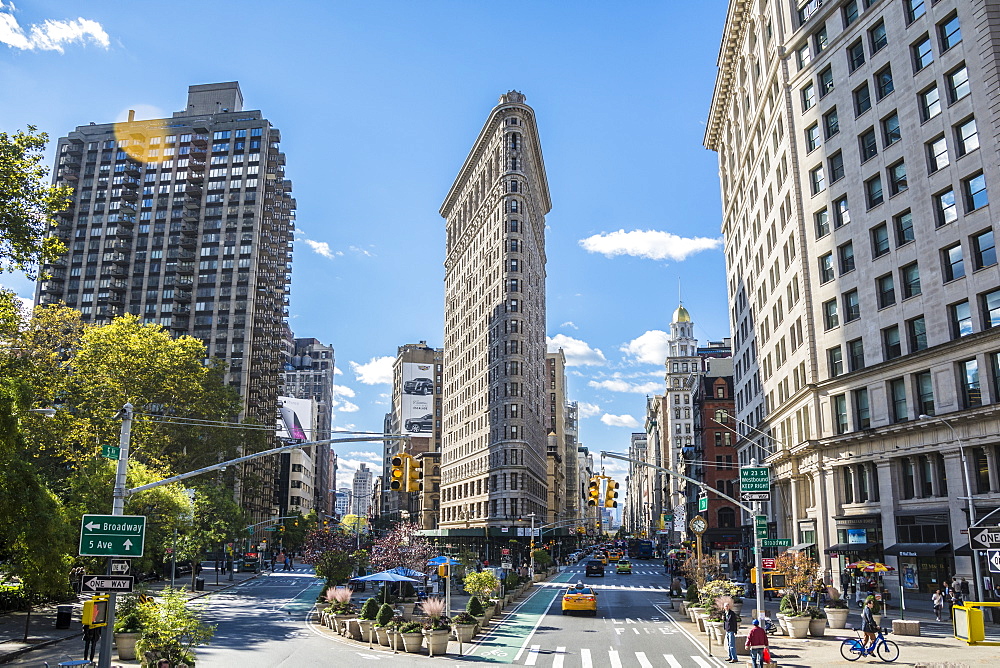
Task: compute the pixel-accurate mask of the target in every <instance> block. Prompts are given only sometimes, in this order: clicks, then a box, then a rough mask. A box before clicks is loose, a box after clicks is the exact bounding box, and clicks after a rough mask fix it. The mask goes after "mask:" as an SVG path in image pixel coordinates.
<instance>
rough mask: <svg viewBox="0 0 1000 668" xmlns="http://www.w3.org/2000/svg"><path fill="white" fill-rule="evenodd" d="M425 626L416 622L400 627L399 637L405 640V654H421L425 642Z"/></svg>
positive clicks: (406, 623) (405, 623)
mask: <svg viewBox="0 0 1000 668" xmlns="http://www.w3.org/2000/svg"><path fill="white" fill-rule="evenodd" d="M423 628H424V625H423V624H422V623H420V622H418V621H416V620H413V621H410V622H404V623H402V624H400V625H399V629H398V631H399V637H400V638H402V639H403V651H404V652H419V651H420V646H421V644H422V643H423V640H424V634H423V633H422V631H423Z"/></svg>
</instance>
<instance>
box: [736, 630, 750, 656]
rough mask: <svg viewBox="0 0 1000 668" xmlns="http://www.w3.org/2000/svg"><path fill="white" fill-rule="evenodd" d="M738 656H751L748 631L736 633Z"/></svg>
mask: <svg viewBox="0 0 1000 668" xmlns="http://www.w3.org/2000/svg"><path fill="white" fill-rule="evenodd" d="M736 656H750V650H749V649H747V634H746V633H737V634H736Z"/></svg>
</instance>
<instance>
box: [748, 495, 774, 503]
mask: <svg viewBox="0 0 1000 668" xmlns="http://www.w3.org/2000/svg"><path fill="white" fill-rule="evenodd" d="M770 500H771V493H770V492H740V501H762V502H764V503H767V502H769V501H770Z"/></svg>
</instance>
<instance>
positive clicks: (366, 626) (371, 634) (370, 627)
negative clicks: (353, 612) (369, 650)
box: [358, 619, 375, 642]
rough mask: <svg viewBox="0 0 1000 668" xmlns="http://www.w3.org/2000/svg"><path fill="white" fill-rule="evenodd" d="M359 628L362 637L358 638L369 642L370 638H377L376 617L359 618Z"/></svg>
mask: <svg viewBox="0 0 1000 668" xmlns="http://www.w3.org/2000/svg"><path fill="white" fill-rule="evenodd" d="M358 628H359V629H360V632H361V637H360V638H358V640H362V641H364V642H368V641H369V640H374V639H375V620H374V619H359V620H358Z"/></svg>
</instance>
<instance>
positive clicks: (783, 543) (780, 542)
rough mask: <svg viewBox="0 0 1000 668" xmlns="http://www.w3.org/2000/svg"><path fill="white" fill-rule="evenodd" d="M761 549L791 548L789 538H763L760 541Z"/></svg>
mask: <svg viewBox="0 0 1000 668" xmlns="http://www.w3.org/2000/svg"><path fill="white" fill-rule="evenodd" d="M760 546H761V547H791V546H792V539H791V538H764V539H763V540H761V541H760Z"/></svg>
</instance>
